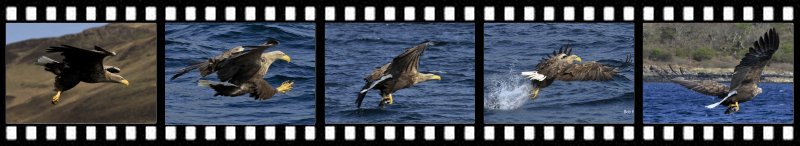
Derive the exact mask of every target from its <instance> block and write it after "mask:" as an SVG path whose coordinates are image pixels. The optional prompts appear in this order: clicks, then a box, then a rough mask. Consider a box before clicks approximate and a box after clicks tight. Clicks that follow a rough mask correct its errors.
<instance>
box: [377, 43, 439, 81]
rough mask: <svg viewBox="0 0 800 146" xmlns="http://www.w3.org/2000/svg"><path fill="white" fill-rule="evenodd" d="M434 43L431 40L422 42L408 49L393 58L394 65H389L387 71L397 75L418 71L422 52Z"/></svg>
mask: <svg viewBox="0 0 800 146" xmlns="http://www.w3.org/2000/svg"><path fill="white" fill-rule="evenodd" d="M432 44H433V43H432V42H430V41H425V42H423V43H422V44H419V45H417V46H414V47H412V48H408V49H406V51H405V52H403V53H402V54H400V55H398V56H397V57H394V59H392V65H390V66H389V69H388V70H387V72H388V73H390V74H392V75H393V76H396V77H397V76H400V75H401V74H403V73H416V72H417V68H419V58H420V57H421V56H422V52H424V51H425V48H428V46H430V45H432Z"/></svg>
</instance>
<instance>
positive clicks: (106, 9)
mask: <svg viewBox="0 0 800 146" xmlns="http://www.w3.org/2000/svg"><path fill="white" fill-rule="evenodd" d="M262 3H263V2H259V1H245V2H242V3H238V4H226V3H225V2H218V1H211V0H200V1H197V2H196V3H193V4H187V3H185V2H180V1H177V0H167V1H162V2H160V3H124V2H112V1H106V2H90V1H72V2H46V1H15V2H9V3H6V4H4V5H3V6H4V10H3V12H2V14H3V15H4V16H5V19H3V24H4V25H5V24H6V23H54V22H59V23H73V22H148V23H157V24H158V29H159V36H158V39H159V44H158V47H159V53H160V54H158V59H159V65H158V69H157V70H158V72H159V73H158V76H164V68H163V67H164V66H163V65H164V62H163V59H164V50H165V47H164V43H163V40H164V25H165V24H166V23H173V22H182V23H202V22H243V23H246V22H309V23H315V24H316V30H315V31H316V46H317V54H316V58H317V71H316V75H317V79H316V80H317V83H316V86H317V87H316V91H315V92H316V93H324V88H323V87H324V82H320V81H324V79H325V77H324V76H325V73H324V65H325V64H324V51H320V49H324V45H325V43H324V36H325V35H324V26H325V25H324V24H326V23H350V22H385V23H395V22H434V23H435V22H454V23H474V24H475V27H476V31H475V32H476V37H475V38H476V40H475V41H476V48H475V49H476V56H475V57H476V64H475V65H476V77H475V78H476V79H480V78H483V68H482V66H483V56H482V54H483V53H482V52H483V47H482V46H483V36H482V35H479V34H482V33H483V26H484V24H486V23H496V22H503V23H548V22H553V23H571V22H578V23H608V22H624V23H634V25H635V28H636V29H635V38H636V40H635V50H636V52H637V53H636V55H635V57H636V62H637V64H636V68H639V69H641V68H642V64H641V62H642V54H641V50H642V48H643V47H642V40H641V39H642V24H643V23H660V22H665V23H677V22H681V23H682V22H688V23H706V22H715V23H734V22H780V23H793V24H796V23H797V21H796V20H795V18H794V16H796V15H797V14H798V12H797V11H796V10H794V8H795V7H797V6H798V5H797V2H796V1H789V0H784V1H770V2H743V1H737V2H714V1H710V0H702V1H675V2H674V3H677V4H670V3H664V2H661V3H659V2H646V1H614V2H606V1H592V2H583V1H577V0H575V1H572V0H570V1H559V2H535V1H501V2H493V1H478V2H474V3H458V1H437V2H431V1H412V2H384V3H370V2H361V1H355V0H352V1H339V2H315V1H279V2H275V3H274V4H262ZM90 4H91V5H90ZM93 14H94V15H93ZM795 32H796V31H795ZM4 37H5V36H4ZM794 39H795V40H797V38H794ZM635 76H636V78H637V79H636V81H635V85H636V86H635V89H634V91H635V97H636V100H635V112H634V113H635V116H634V123H633V124H485V123H484V122H483V117H482V115H483V107H482V106H480V105H483V100H479V99H482V98H483V89H482V88H480V87H479V86H476V95H475V97H476V100H475V102H476V104H475V105H476V107H475V111H476V117H475V123H474V124H369V125H365V124H355V125H348V124H326V123H325V122H324V119H325V115H324V113H325V112H324V106H322V105H324V104H325V103H324V94H316V96H317V97H316V104H317V109H316V120H317V121H316V123H315V124H314V125H191V126H180V125H165V123H164V121H165V120H164V94H165V93H164V90H163V89H162V90H159V93H158V95H159V96H158V97H159V98H158V99H159V100H158V104H159V105H158V108H159V110H158V111H159V113H158V122H157V123H156V124H133V125H131V124H100V125H91V124H74V125H73V124H4V126H3V127H4V129H5V130H4V132H3V133H2V135H0V137H3V141H4V142H16V143H29V142H59V141H78V142H80V141H95V142H116V141H133V142H162V141H175V142H209V141H210V142H225V141H244V142H248V141H254V142H259V141H272V142H279V143H291V142H319V143H325V142H363V141H371V142H391V143H401V144H402V143H425V142H433V143H446V142H459V141H471V142H485V141H493V142H501V143H502V142H512V143H528V142H529V143H534V144H535V143H549V142H563V143H567V144H569V143H571V144H580V143H595V142H598V143H605V142H611V143H648V142H650V143H652V142H697V143H705V144H711V143H718V142H721V143H733V142H739V141H744V142H751V143H754V142H775V143H782V144H789V143H796V142H797V141H796V139H794V137H795V136H796V132H794V127H795V126H796V123H793V124H645V123H643V121H642V118H643V115H642V114H643V113H642V105H643V104H642V87H641V85H642V73H641V71H638V72H636V73H635ZM3 79H4V80H5V77H4V78H3ZM158 82H159V84H161V85H163V84H164V81H163V79H159V81H158ZM475 84H476V85H481V84H483V80H476V83H475ZM162 88H163V86H162ZM4 92H5V89H4ZM794 102H795V103H796V102H797V101H794ZM794 108H795V109H796V108H797V107H794ZM795 111H796V110H795ZM3 115H4V116H3V117H4V118H5V112H4V113H3ZM794 117H795V118H796V117H797V115H796V114H795V115H794Z"/></svg>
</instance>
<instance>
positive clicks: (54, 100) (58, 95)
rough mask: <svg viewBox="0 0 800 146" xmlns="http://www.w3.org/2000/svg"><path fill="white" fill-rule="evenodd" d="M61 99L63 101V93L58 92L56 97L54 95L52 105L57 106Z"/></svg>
mask: <svg viewBox="0 0 800 146" xmlns="http://www.w3.org/2000/svg"><path fill="white" fill-rule="evenodd" d="M60 99H61V91H57V92H56V95H53V100H52V101H51V102H50V103H52V104H56V103H58V101H59V100H60Z"/></svg>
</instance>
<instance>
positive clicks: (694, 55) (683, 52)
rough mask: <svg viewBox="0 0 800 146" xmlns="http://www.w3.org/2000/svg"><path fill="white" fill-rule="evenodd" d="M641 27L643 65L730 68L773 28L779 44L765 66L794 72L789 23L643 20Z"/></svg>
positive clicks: (792, 41) (792, 46)
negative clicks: (769, 62) (644, 21)
mask: <svg viewBox="0 0 800 146" xmlns="http://www.w3.org/2000/svg"><path fill="white" fill-rule="evenodd" d="M643 26H644V27H643V30H644V31H643V36H644V38H643V42H644V44H643V45H644V50H643V52H642V53H644V54H643V56H644V64H645V65H668V64H679V65H682V66H688V67H697V68H733V67H735V66H736V65H738V64H739V61H740V60H741V58H743V57H744V55H745V54H746V53H747V51H748V48H750V47H752V46H753V42H754V41H756V39H758V38H759V37H761V36H763V35H764V33H765V32H767V30H769V29H770V28H775V29H776V31H777V32H778V34H779V37H780V40H781V44H780V49H779V50H778V52H776V53H775V54H774V55H773V57H772V62H771V64H770V65H769V67H768V68H770V69H771V70H777V71H789V72H792V71H794V45H793V44H794V26H793V24H792V23H645V24H644V25H643Z"/></svg>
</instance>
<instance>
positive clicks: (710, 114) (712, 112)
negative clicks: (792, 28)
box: [642, 82, 794, 124]
mask: <svg viewBox="0 0 800 146" xmlns="http://www.w3.org/2000/svg"><path fill="white" fill-rule="evenodd" d="M725 84H726V85H727V84H728V83H725ZM758 86H759V87H761V88H762V90H763V91H764V92H763V93H761V94H759V95H758V96H756V97H755V98H754V99H753V100H750V101H747V102H742V103H739V112H736V113H734V114H729V115H726V114H725V109H726V108H727V107H726V106H725V105H720V106H717V107H716V108H714V109H707V108H706V107H705V106H706V105H709V104H713V103H716V102H719V101H720V99H719V98H716V97H712V96H707V95H703V94H700V93H697V92H694V91H692V90H689V89H686V88H684V87H683V86H681V85H678V84H675V83H668V82H645V83H644V86H643V88H644V92H642V94H644V100H643V102H644V103H643V104H644V107H643V109H644V123H694V124H701V123H702V124H710V123H716V124H721V123H733V124H748V123H751V124H791V123H793V119H794V118H793V117H794V114H793V113H794V112H793V109H794V101H793V98H792V97H794V96H793V93H794V85H793V84H791V83H788V84H787V83H759V84H758Z"/></svg>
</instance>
